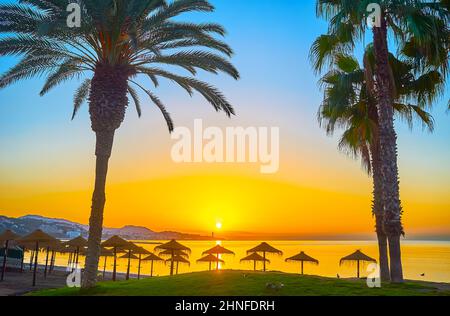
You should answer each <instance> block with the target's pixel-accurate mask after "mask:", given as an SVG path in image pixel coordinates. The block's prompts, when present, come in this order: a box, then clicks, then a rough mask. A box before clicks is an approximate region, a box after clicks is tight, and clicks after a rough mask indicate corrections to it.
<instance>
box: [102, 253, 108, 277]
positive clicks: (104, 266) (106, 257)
mask: <svg viewBox="0 0 450 316" xmlns="http://www.w3.org/2000/svg"><path fill="white" fill-rule="evenodd" d="M106 259H108V256H105V261H104V262H103V280H105V272H106Z"/></svg>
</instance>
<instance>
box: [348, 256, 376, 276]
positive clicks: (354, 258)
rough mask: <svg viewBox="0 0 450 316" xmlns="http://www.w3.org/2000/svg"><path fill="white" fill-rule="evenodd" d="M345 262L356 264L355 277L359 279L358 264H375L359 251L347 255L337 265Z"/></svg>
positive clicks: (373, 260)
mask: <svg viewBox="0 0 450 316" xmlns="http://www.w3.org/2000/svg"><path fill="white" fill-rule="evenodd" d="M345 262H350V263H353V262H356V267H357V268H356V271H357V273H356V277H357V278H358V279H359V269H360V263H361V262H377V261H376V260H375V259H373V258H371V257H369V256H367V255H365V254H363V253H362V252H361V250H356V251H355V252H354V253H352V254H351V255H348V256H346V257H344V258H342V259H341V261H340V262H339V265H342V264H344V263H345Z"/></svg>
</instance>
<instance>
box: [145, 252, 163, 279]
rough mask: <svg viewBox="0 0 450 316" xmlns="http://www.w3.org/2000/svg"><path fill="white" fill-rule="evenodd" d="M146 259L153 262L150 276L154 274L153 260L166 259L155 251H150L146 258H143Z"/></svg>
mask: <svg viewBox="0 0 450 316" xmlns="http://www.w3.org/2000/svg"><path fill="white" fill-rule="evenodd" d="M142 260H144V261H150V262H151V268H150V276H151V277H152V276H153V262H155V261H164V259H162V258H160V257H158V256H157V255H155V254H154V253H152V252H150V254H149V255H148V256H147V257H145V258H144V259H142Z"/></svg>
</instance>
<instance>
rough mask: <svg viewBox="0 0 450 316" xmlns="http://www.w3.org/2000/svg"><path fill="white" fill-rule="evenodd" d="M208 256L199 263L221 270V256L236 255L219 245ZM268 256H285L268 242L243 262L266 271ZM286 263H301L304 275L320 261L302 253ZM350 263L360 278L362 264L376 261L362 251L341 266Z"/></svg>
mask: <svg viewBox="0 0 450 316" xmlns="http://www.w3.org/2000/svg"><path fill="white" fill-rule="evenodd" d="M205 254H207V256H206V257H203V258H201V259H199V260H197V261H198V262H209V263H210V266H209V269H210V270H211V263H212V262H215V263H216V269H218V268H219V262H220V263H224V260H222V259H220V255H224V254H225V255H227V254H234V253H233V252H232V251H231V250H228V249H226V248H224V247H222V246H221V245H217V246H215V247H213V248H211V249H209V250H207V251H205V252H204V253H203V255H205ZM268 254H277V255H283V252H282V251H281V250H279V249H276V248H275V247H273V246H271V245H269V244H268V243H266V242H263V243H261V244H259V245H258V246H256V247H254V248H252V249H249V250H248V251H247V256H246V257H245V258H242V259H241V262H243V261H251V262H253V269H254V270H255V271H256V263H257V262H262V264H263V271H266V264H267V263H270V260H269V259H267V255H268ZM285 261H286V262H299V263H300V273H301V274H302V275H303V274H304V265H305V263H310V264H315V265H318V264H319V261H318V260H317V259H314V258H313V257H310V256H308V255H307V254H306V253H305V252H304V251H301V252H300V253H298V254H296V255H294V256H292V257H289V258H287V259H285ZM346 262H350V263H356V266H357V277H358V278H359V277H360V267H361V262H376V260H375V259H373V258H371V257H369V256H367V255H365V254H364V253H362V252H361V251H360V250H357V251H355V252H354V253H352V254H350V255H348V256H346V257H343V258H342V259H341V260H340V265H342V264H344V263H346Z"/></svg>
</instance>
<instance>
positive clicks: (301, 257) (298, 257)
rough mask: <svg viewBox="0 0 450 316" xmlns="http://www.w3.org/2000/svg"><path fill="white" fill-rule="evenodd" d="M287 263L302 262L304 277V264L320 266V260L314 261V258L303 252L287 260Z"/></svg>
mask: <svg viewBox="0 0 450 316" xmlns="http://www.w3.org/2000/svg"><path fill="white" fill-rule="evenodd" d="M285 261H286V262H289V261H297V262H300V264H301V274H302V275H303V264H304V263H305V262H310V263H312V264H316V265H317V264H319V261H318V260H316V259H314V258H313V257H310V256H308V255H307V254H306V253H304V252H303V251H302V252H300V253H299V254H297V255H295V256H292V257H290V258H287V259H286V260H285Z"/></svg>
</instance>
